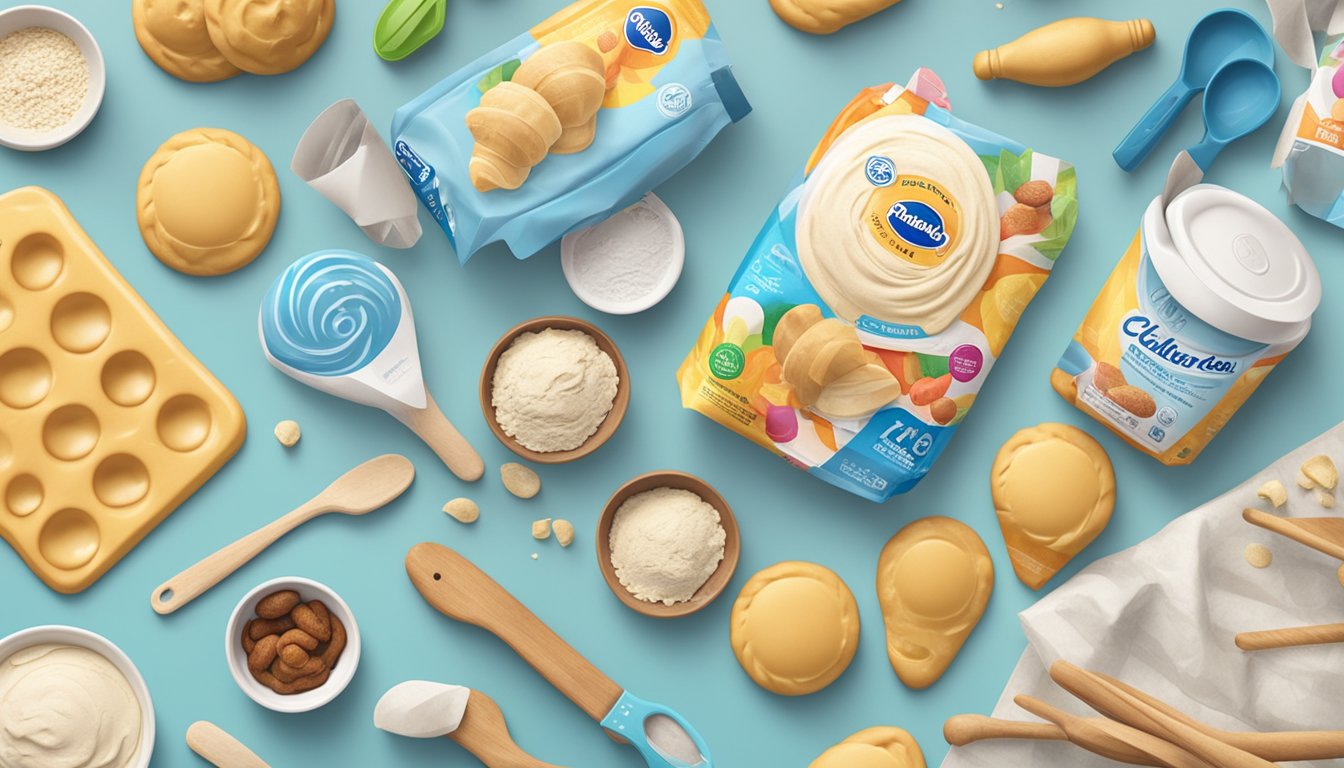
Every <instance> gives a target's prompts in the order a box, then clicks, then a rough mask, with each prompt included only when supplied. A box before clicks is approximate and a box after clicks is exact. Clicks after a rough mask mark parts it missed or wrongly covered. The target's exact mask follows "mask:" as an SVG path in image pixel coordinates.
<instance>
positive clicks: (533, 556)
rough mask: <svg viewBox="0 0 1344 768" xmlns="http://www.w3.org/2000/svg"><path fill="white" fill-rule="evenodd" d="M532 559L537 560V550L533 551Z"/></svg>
mask: <svg viewBox="0 0 1344 768" xmlns="http://www.w3.org/2000/svg"><path fill="white" fill-rule="evenodd" d="M532 559H533V560H536V559H537V553H536V552H533V553H532Z"/></svg>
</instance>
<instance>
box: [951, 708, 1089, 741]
mask: <svg viewBox="0 0 1344 768" xmlns="http://www.w3.org/2000/svg"><path fill="white" fill-rule="evenodd" d="M943 738H944V739H947V743H948V744H951V745H952V746H954V747H964V746H966V745H967V744H973V743H975V742H977V741H989V740H993V739H1027V740H1031V741H1065V740H1067V739H1068V736H1065V735H1064V731H1063V730H1062V729H1060V727H1059V726H1057V725H1055V724H1054V723H1018V722H1013V721H1012V720H997V719H995V718H992V717H985V716H984V715H953V716H952V717H949V718H948V719H947V722H945V723H943Z"/></svg>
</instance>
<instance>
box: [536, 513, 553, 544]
mask: <svg viewBox="0 0 1344 768" xmlns="http://www.w3.org/2000/svg"><path fill="white" fill-rule="evenodd" d="M532 538H534V539H536V540H537V541H544V540H546V539H549V538H551V518H549V517H547V518H543V519H541V520H536V521H533V523H532Z"/></svg>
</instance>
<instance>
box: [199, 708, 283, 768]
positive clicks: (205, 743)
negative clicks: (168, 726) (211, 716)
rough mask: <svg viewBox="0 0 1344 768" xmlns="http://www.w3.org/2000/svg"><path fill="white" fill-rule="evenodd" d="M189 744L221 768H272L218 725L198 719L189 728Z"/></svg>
mask: <svg viewBox="0 0 1344 768" xmlns="http://www.w3.org/2000/svg"><path fill="white" fill-rule="evenodd" d="M187 746H188V747H191V751H192V752H195V753H196V754H198V755H200V756H201V757H203V758H205V759H206V760H207V761H209V762H210V763H213V764H214V765H217V766H219V768H271V767H270V766H269V765H267V764H266V761H264V760H262V759H261V758H260V757H257V756H256V754H255V753H253V752H252V750H250V749H248V748H247V747H245V746H243V744H242V742H240V741H238V740H237V739H235V738H233V737H232V736H230V735H229V734H227V733H225V732H224V729H222V728H220V727H219V726H218V725H215V724H214V723H211V722H209V721H206V720H197V721H196V722H194V723H192V724H191V726H190V727H189V728H187Z"/></svg>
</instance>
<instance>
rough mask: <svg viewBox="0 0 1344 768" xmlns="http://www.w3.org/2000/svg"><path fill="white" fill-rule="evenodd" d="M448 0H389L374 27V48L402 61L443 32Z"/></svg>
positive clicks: (394, 59) (390, 59)
mask: <svg viewBox="0 0 1344 768" xmlns="http://www.w3.org/2000/svg"><path fill="white" fill-rule="evenodd" d="M447 10H448V0H392V2H390V3H388V4H387V7H386V8H384V9H383V12H382V14H380V15H379V16H378V24H377V25H375V26H374V28H373V50H374V51H376V52H377V53H378V55H379V56H380V57H381V58H383V59H386V60H387V61H401V60H402V59H404V58H406V57H407V56H410V55H411V54H412V53H415V51H416V50H417V49H419V48H420V46H422V45H424V44H425V43H428V42H429V41H430V40H433V39H434V38H435V37H437V36H438V34H439V33H440V32H442V31H443V20H444V17H445V16H446V15H447Z"/></svg>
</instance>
